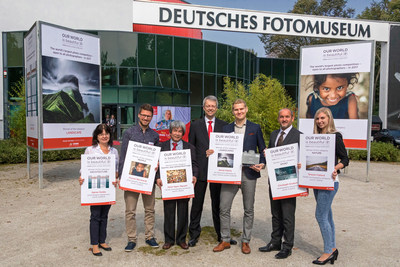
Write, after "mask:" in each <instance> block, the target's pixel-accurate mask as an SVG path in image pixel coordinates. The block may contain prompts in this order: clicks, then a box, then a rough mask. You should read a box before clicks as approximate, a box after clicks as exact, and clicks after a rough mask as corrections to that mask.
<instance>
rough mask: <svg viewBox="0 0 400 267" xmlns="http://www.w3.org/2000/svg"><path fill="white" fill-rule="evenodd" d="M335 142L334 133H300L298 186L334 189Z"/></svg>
mask: <svg viewBox="0 0 400 267" xmlns="http://www.w3.org/2000/svg"><path fill="white" fill-rule="evenodd" d="M335 143H336V137H335V135H334V134H301V135H300V163H301V168H300V170H299V186H300V187H307V188H315V189H324V190H333V189H334V188H333V186H334V180H333V179H332V173H333V170H334V168H335Z"/></svg>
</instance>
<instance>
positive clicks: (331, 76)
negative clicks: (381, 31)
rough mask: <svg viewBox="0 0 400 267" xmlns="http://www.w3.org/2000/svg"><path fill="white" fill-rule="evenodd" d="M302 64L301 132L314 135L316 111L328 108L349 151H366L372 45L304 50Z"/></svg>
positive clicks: (313, 47) (353, 44)
mask: <svg viewBox="0 0 400 267" xmlns="http://www.w3.org/2000/svg"><path fill="white" fill-rule="evenodd" d="M300 64H301V70H300V86H299V88H300V89H299V92H300V93H299V105H298V106H299V129H300V131H302V132H303V133H305V134H311V133H312V130H313V125H314V123H313V118H314V115H315V112H316V111H317V110H318V109H319V108H321V107H327V108H329V109H330V110H331V111H332V114H333V118H334V119H335V124H336V128H337V129H338V131H339V132H341V133H342V134H343V137H344V142H345V145H346V148H356V149H366V148H367V140H368V114H369V108H370V104H371V103H372V95H371V92H372V86H373V84H372V82H371V77H373V66H374V44H373V42H352V43H336V44H329V45H321V46H309V47H302V49H301V63H300Z"/></svg>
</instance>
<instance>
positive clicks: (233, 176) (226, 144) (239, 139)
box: [207, 133, 243, 184]
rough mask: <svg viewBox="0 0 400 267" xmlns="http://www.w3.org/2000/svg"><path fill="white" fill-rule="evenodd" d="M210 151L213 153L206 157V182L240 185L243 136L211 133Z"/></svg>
mask: <svg viewBox="0 0 400 267" xmlns="http://www.w3.org/2000/svg"><path fill="white" fill-rule="evenodd" d="M210 149H213V150H214V153H213V154H212V155H211V156H209V157H208V177H207V181H208V182H210V183H223V184H241V181H242V154H243V134H235V133H211V134H210Z"/></svg>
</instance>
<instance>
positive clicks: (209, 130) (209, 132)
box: [208, 121, 213, 138]
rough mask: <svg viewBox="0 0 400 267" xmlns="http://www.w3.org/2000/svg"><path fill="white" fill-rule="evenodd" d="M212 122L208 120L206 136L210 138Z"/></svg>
mask: <svg viewBox="0 0 400 267" xmlns="http://www.w3.org/2000/svg"><path fill="white" fill-rule="evenodd" d="M212 123H213V122H212V121H208V138H210V134H211V132H212V125H211V124H212Z"/></svg>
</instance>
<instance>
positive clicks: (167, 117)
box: [150, 106, 190, 142]
mask: <svg viewBox="0 0 400 267" xmlns="http://www.w3.org/2000/svg"><path fill="white" fill-rule="evenodd" d="M176 120H179V121H182V122H183V123H184V124H185V125H186V134H185V135H184V136H183V137H182V139H183V140H185V141H186V142H188V138H189V131H190V108H188V107H172V106H154V107H153V119H152V120H151V122H150V128H151V129H153V130H154V131H156V132H157V133H158V134H159V135H160V142H164V141H167V140H168V139H169V138H170V137H169V125H170V123H171V122H173V121H176Z"/></svg>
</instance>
